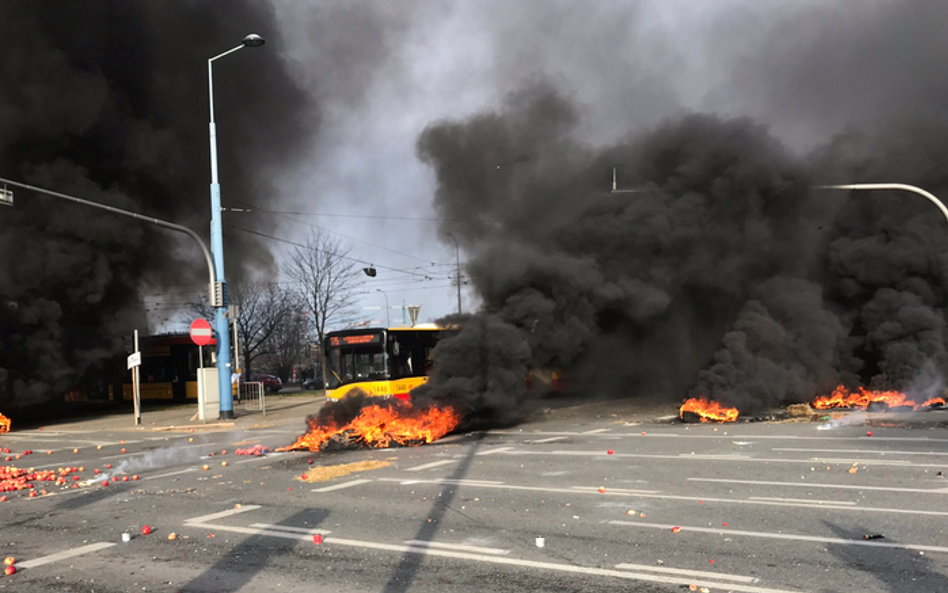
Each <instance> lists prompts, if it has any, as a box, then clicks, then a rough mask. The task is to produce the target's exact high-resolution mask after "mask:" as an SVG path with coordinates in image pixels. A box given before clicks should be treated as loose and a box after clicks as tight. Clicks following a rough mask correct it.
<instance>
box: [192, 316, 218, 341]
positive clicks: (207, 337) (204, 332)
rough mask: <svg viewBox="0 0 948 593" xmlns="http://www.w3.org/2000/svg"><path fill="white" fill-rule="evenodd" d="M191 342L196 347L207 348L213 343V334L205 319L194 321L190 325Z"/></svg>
mask: <svg viewBox="0 0 948 593" xmlns="http://www.w3.org/2000/svg"><path fill="white" fill-rule="evenodd" d="M191 341H192V342H194V343H195V344H197V345H198V346H207V345H208V344H210V343H211V342H213V341H214V332H212V331H211V324H210V323H208V322H207V320H206V319H195V320H194V322H193V323H191Z"/></svg>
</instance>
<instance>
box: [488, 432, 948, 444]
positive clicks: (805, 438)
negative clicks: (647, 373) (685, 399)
mask: <svg viewBox="0 0 948 593" xmlns="http://www.w3.org/2000/svg"><path fill="white" fill-rule="evenodd" d="M487 434H489V435H499V436H518V437H535V436H592V437H606V438H614V437H629V438H636V439H649V438H668V439H726V440H740V439H745V440H747V439H751V440H761V441H762V440H780V441H862V442H879V441H900V442H908V443H948V439H934V438H930V437H886V436H873V437H867V436H860V437H834V436H794V435H773V434H769V435H762V434H732V435H728V434H724V433H721V434H677V433H668V432H648V433H646V434H642V433H640V432H610V433H609V434H596V433H593V434H589V433H583V432H573V431H544V430H535V431H530V432H525V431H516V430H491V431H488V432H487Z"/></svg>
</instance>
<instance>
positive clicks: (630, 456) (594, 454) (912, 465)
mask: <svg viewBox="0 0 948 593" xmlns="http://www.w3.org/2000/svg"><path fill="white" fill-rule="evenodd" d="M513 449H514V448H513V447H508V448H507V449H495V450H494V451H488V453H491V452H497V453H500V454H502V455H514V456H516V455H553V456H563V457H601V458H604V459H605V458H606V456H605V455H603V454H602V451H537V450H526V449H522V450H521V449H517V450H513ZM478 455H480V453H478ZM613 457H618V458H627V459H676V460H678V461H705V462H708V461H732V462H733V461H738V462H753V463H809V464H811V465H812V464H814V463H845V464H852V463H856V464H859V465H884V466H887V467H900V468H901V467H904V468H915V467H922V468H924V467H944V464H943V463H912V462H909V461H898V460H894V459H893V460H881V459H858V458H855V457H849V458H845V459H836V458H832V459H830V458H825V457H813V458H809V459H786V458H782V459H781V458H772V457H739V456H736V455H718V456H715V455H690V454H685V455H666V454H659V453H615V454H614V455H610V456H609V458H613Z"/></svg>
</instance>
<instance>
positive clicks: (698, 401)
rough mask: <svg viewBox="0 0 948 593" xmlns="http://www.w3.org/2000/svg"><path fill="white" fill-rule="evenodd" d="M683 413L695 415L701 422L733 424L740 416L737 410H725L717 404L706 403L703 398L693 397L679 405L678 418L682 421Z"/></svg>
mask: <svg viewBox="0 0 948 593" xmlns="http://www.w3.org/2000/svg"><path fill="white" fill-rule="evenodd" d="M685 412H691V413H693V414H697V415H698V416H699V417H700V418H701V421H702V422H734V421H735V420H737V417H738V416H739V415H740V412H738V411H737V408H725V407H724V406H722V405H721V404H719V403H718V402H713V401H708V400H707V399H705V398H703V397H702V398H697V397H693V398H691V399H689V400H688V401H686V402H685V403H683V404H681V408H679V409H678V417H679V418H682V419H684V417H685Z"/></svg>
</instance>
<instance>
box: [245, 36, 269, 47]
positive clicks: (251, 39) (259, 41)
mask: <svg viewBox="0 0 948 593" xmlns="http://www.w3.org/2000/svg"><path fill="white" fill-rule="evenodd" d="M264 43H266V40H264V38H263V37H261V36H259V35H257V34H256V33H251V34H250V35H247V36H246V37H244V47H260V46H261V45H263V44H264Z"/></svg>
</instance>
